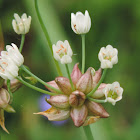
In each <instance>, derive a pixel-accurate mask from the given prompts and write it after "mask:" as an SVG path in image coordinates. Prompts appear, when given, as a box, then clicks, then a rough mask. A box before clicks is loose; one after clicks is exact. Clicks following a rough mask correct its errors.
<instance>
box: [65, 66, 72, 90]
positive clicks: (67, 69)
mask: <svg viewBox="0 0 140 140" xmlns="http://www.w3.org/2000/svg"><path fill="white" fill-rule="evenodd" d="M65 67H66V71H67V74H68V77H69V81H70V84H71V88H72V91H74V85H73V82H72V79H71V76H70V72H69V68H68V64H65Z"/></svg>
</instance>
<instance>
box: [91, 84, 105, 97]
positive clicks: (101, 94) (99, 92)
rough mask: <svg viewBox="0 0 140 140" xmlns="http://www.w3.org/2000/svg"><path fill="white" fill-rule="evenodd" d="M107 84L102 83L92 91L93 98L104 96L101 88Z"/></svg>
mask: <svg viewBox="0 0 140 140" xmlns="http://www.w3.org/2000/svg"><path fill="white" fill-rule="evenodd" d="M106 85H107V84H104V83H102V84H101V85H100V86H99V87H98V89H97V90H96V91H95V92H94V94H93V95H92V97H93V98H95V99H99V98H102V97H104V96H105V95H104V92H103V89H104V88H105V87H106Z"/></svg>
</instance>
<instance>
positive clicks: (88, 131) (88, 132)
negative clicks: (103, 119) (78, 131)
mask: <svg viewBox="0 0 140 140" xmlns="http://www.w3.org/2000/svg"><path fill="white" fill-rule="evenodd" d="M83 129H84V132H85V135H86V137H87V140H94V138H93V135H92V132H91V128H90V126H89V125H87V126H83Z"/></svg>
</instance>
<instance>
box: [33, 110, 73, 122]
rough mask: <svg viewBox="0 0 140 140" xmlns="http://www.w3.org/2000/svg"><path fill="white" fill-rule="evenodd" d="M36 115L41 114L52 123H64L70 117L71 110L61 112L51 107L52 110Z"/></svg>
mask: <svg viewBox="0 0 140 140" xmlns="http://www.w3.org/2000/svg"><path fill="white" fill-rule="evenodd" d="M34 114H39V115H43V116H45V117H47V118H48V120H50V121H62V120H65V119H67V118H69V116H70V111H69V110H59V109H56V108H54V107H51V108H50V109H48V110H46V111H43V112H38V113H34Z"/></svg>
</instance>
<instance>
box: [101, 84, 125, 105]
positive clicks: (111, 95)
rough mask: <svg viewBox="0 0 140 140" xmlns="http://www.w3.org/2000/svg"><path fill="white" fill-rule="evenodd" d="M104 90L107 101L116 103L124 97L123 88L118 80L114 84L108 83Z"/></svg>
mask: <svg viewBox="0 0 140 140" xmlns="http://www.w3.org/2000/svg"><path fill="white" fill-rule="evenodd" d="M103 92H104V95H105V98H106V99H105V101H106V102H110V103H112V105H115V104H116V102H117V101H120V100H121V99H122V94H123V88H122V87H120V84H119V83H118V82H114V83H112V84H107V85H106V87H105V88H104V89H103Z"/></svg>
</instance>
